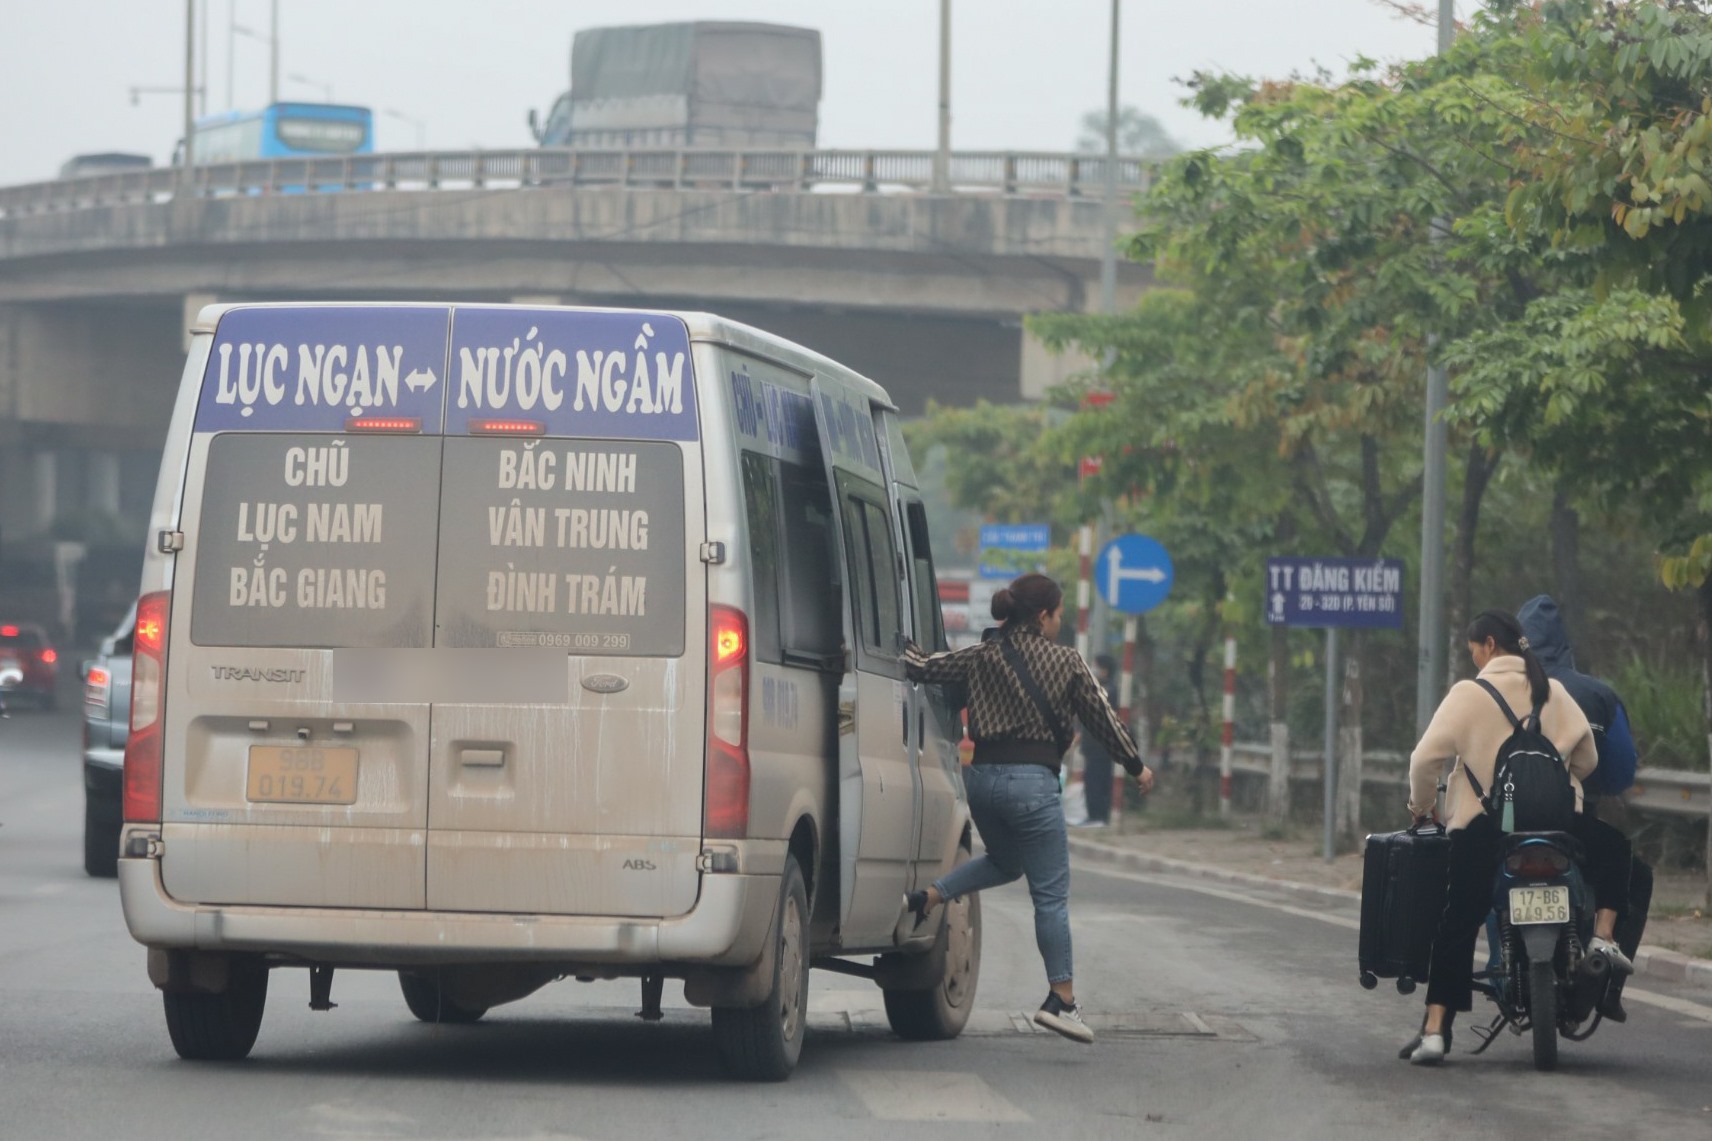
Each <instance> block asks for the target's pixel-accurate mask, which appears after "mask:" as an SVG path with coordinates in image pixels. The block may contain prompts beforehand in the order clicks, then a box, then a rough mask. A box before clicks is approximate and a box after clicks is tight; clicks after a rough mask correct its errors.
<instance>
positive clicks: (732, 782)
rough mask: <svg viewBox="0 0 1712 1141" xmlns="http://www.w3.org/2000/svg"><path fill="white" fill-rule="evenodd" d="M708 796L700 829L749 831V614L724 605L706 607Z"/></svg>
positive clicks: (739, 834)
mask: <svg viewBox="0 0 1712 1141" xmlns="http://www.w3.org/2000/svg"><path fill="white" fill-rule="evenodd" d="M707 625H708V642H709V645H708V658H707V661H708V681H707V801H706V806H705V808H704V809H703V817H702V833H703V835H705V836H708V837H712V838H717V839H721V840H740V839H742V838H743V837H745V836H747V835H748V834H749V620H748V619H747V618H745V617H744V616H743V612H742V611H741V610H736V609H733V608H732V607H729V606H711V607H709V608H708V623H707Z"/></svg>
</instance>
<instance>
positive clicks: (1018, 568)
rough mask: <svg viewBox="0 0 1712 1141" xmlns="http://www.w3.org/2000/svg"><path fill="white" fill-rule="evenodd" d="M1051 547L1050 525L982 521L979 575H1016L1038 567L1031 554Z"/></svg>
mask: <svg viewBox="0 0 1712 1141" xmlns="http://www.w3.org/2000/svg"><path fill="white" fill-rule="evenodd" d="M1051 547H1052V527H1051V526H1050V525H1049V524H1046V523H984V524H982V525H981V554H980V574H981V577H982V578H1007V579H1008V578H1015V577H1016V576H1017V575H1019V574H1027V573H1028V572H1030V571H1033V570H1038V569H1040V559H1038V558H1034V557H1031V556H1033V555H1037V554H1039V553H1040V552H1042V551H1046V550H1049V549H1051Z"/></svg>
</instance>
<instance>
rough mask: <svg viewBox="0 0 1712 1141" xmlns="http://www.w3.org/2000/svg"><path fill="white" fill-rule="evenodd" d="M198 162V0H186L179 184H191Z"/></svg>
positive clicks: (185, 185)
mask: <svg viewBox="0 0 1712 1141" xmlns="http://www.w3.org/2000/svg"><path fill="white" fill-rule="evenodd" d="M195 162H196V0H184V165H183V166H182V167H180V168H179V171H178V178H179V185H180V186H181V187H183V188H184V189H185V190H186V191H188V190H189V189H190V186H191V174H190V168H191V166H192V165H193V164H194V163H195Z"/></svg>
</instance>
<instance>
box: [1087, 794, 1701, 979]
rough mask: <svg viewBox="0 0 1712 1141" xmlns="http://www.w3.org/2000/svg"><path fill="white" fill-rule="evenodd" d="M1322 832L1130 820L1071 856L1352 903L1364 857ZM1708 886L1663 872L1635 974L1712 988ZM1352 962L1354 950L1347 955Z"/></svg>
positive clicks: (1247, 822) (1240, 822)
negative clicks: (1331, 849)
mask: <svg viewBox="0 0 1712 1141" xmlns="http://www.w3.org/2000/svg"><path fill="white" fill-rule="evenodd" d="M1320 844H1321V839H1320V836H1319V833H1318V830H1317V829H1309V828H1304V827H1299V826H1298V827H1291V828H1289V829H1288V830H1286V831H1285V832H1284V833H1282V834H1277V833H1271V832H1269V833H1268V834H1266V835H1263V834H1262V826H1261V824H1260V823H1259V822H1258V821H1256V820H1253V819H1243V818H1238V819H1236V820H1233V821H1232V823H1231V826H1230V827H1229V828H1192V827H1191V828H1178V827H1156V826H1154V825H1152V824H1151V823H1150V822H1149V821H1148V819H1147V816H1146V815H1145V814H1139V815H1138V814H1131V815H1130V816H1128V817H1127V818H1126V819H1125V820H1124V821H1123V822H1122V823H1121V824H1120V825H1119V826H1118V827H1116V828H1071V829H1070V848H1071V851H1072V852H1073V853H1074V854H1076V855H1078V856H1081V857H1083V858H1086V859H1090V860H1097V861H1100V862H1104V863H1119V864H1122V865H1124V866H1126V867H1129V868H1132V869H1134V870H1138V871H1155V872H1169V873H1173V874H1177V875H1189V876H1195V877H1198V878H1203V879H1211V880H1218V881H1223V882H1225V883H1231V884H1240V885H1243V886H1247V887H1264V888H1266V889H1269V890H1273V891H1281V892H1285V893H1287V894H1289V895H1292V896H1295V897H1297V898H1299V899H1301V900H1303V901H1304V902H1317V903H1319V904H1321V905H1325V904H1329V903H1355V902H1357V901H1358V900H1359V899H1360V898H1361V854H1360V853H1359V852H1352V853H1348V854H1345V855H1341V856H1337V857H1334V858H1333V859H1332V860H1331V861H1330V862H1329V863H1328V862H1327V861H1326V860H1324V859H1322V858H1321V856H1320V850H1321V849H1320ZM1704 889H1705V881H1704V880H1703V879H1700V878H1698V877H1696V876H1692V875H1664V874H1660V875H1659V876H1658V878H1657V884H1656V886H1655V889H1654V892H1653V906H1652V915H1651V918H1650V919H1649V920H1648V921H1647V930H1646V936H1645V938H1644V941H1643V942H1642V945H1641V949H1640V952H1639V953H1638V954H1637V955H1636V956H1635V971H1636V973H1637V974H1640V975H1644V976H1650V977H1653V978H1660V979H1668V980H1672V981H1678V982H1680V981H1691V982H1694V983H1697V984H1698V985H1701V986H1705V987H1707V988H1712V916H1708V915H1706V914H1705V913H1704V911H1703V910H1702V908H1701V904H1702V902H1703V892H1704ZM1350 954H1351V956H1352V960H1351V961H1352V962H1353V955H1354V950H1353V948H1352V950H1351V952H1350Z"/></svg>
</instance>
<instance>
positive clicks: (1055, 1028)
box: [1034, 992, 1094, 1046]
mask: <svg viewBox="0 0 1712 1141" xmlns="http://www.w3.org/2000/svg"><path fill="white" fill-rule="evenodd" d="M1034 1024H1035V1025H1036V1026H1043V1027H1045V1028H1046V1029H1048V1030H1051V1031H1052V1032H1053V1033H1055V1034H1062V1035H1063V1036H1064V1037H1066V1038H1068V1039H1070V1041H1072V1042H1080V1043H1082V1045H1084V1046H1089V1045H1092V1044H1093V1041H1094V1031H1093V1030H1092V1029H1091V1028H1090V1027H1089V1026H1088V1024H1087V1023H1086V1022H1083V1021H1082V1007H1081V1005H1080V1004H1079V1003H1074V1002H1069V1003H1067V1002H1065V1001H1064V1000H1063V999H1061V998H1059V997H1058V996H1057V995H1056V994H1053V993H1051V992H1048V993H1047V995H1046V1001H1045V1002H1044V1003H1042V1004H1041V1006H1040V1009H1039V1010H1037V1011H1035V1012H1034Z"/></svg>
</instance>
